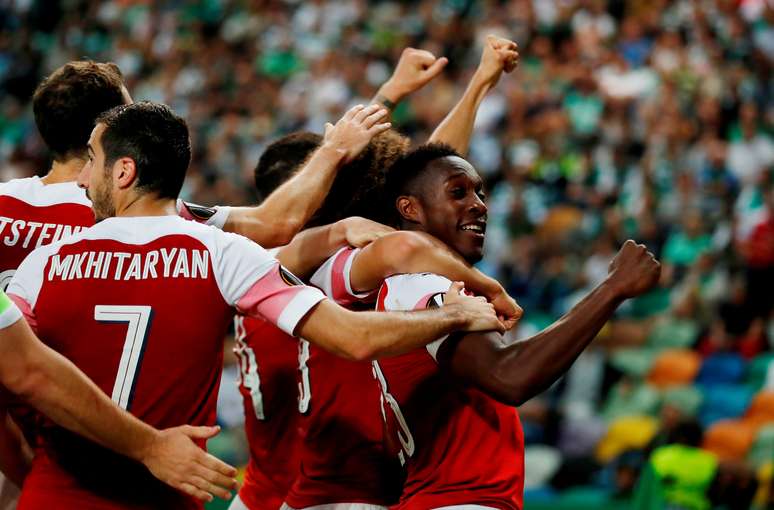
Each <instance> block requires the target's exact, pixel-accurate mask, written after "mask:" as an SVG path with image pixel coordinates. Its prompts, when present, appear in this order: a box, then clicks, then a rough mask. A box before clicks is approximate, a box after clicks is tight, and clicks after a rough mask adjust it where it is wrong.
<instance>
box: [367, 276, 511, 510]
mask: <svg viewBox="0 0 774 510" xmlns="http://www.w3.org/2000/svg"><path fill="white" fill-rule="evenodd" d="M450 284H451V282H450V281H449V280H447V279H446V278H443V277H440V276H437V275H433V274H429V273H427V274H407V275H398V276H393V277H390V278H388V279H386V280H385V281H384V284H383V285H382V288H381V289H380V292H379V298H378V301H377V309H379V310H414V309H421V308H426V307H428V306H435V305H437V304H442V303H441V297H440V296H441V295H442V294H443V293H445V292H446V291H447V290H448V289H449V285H450ZM447 340H449V338H447V337H445V338H442V339H439V340H437V341H436V342H433V343H432V344H429V345H428V346H427V347H426V348H423V349H418V350H416V351H413V352H410V353H407V354H405V355H402V356H396V357H392V358H384V359H380V360H379V361H378V362H374V371H375V375H376V376H377V378H378V379H379V381H380V384H381V386H382V392H383V396H382V402H383V411H384V419H385V423H386V428H387V432H386V435H387V438H386V440H387V443H388V445H389V446H388V448H390V449H391V450H393V451H394V452H395V454H396V456H398V457H399V458H400V459H401V461H402V462H403V463H404V464H405V468H406V482H405V485H404V488H403V494H402V495H401V501H400V505H399V508H405V509H417V508H439V507H444V506H452V505H474V506H471V507H470V508H476V507H479V508H495V509H501V510H515V509H520V508H521V506H522V492H523V483H524V439H523V433H522V430H521V424H520V422H519V417H518V413H517V412H516V409H514V408H512V407H509V406H505V405H503V404H500V403H498V402H496V401H495V400H493V399H491V398H490V397H488V396H487V395H485V394H483V393H481V392H480V391H478V390H476V389H474V388H471V387H467V386H464V385H463V384H461V383H460V382H459V381H456V380H455V379H454V378H453V377H452V376H451V375H450V374H448V373H447V372H445V371H443V370H441V369H440V367H439V365H438V362H437V361H436V358H435V356H436V354H437V352H438V349H439V348H440V346H441V345H442V343H443V342H445V341H447ZM450 341H453V339H452V340H450ZM466 508H467V507H466Z"/></svg>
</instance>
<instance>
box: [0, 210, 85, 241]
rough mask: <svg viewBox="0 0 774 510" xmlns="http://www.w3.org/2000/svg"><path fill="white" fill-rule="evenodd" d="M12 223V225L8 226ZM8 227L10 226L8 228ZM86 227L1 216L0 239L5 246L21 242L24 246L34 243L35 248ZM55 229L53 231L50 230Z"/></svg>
mask: <svg viewBox="0 0 774 510" xmlns="http://www.w3.org/2000/svg"><path fill="white" fill-rule="evenodd" d="M9 225H10V227H8V226H9ZM6 227H8V228H6ZM85 228H86V227H82V226H80V225H79V226H75V227H73V226H72V225H62V224H60V223H40V222H38V221H24V220H16V219H13V218H8V217H6V216H0V240H2V242H3V244H4V245H5V246H16V245H17V244H19V243H20V242H21V243H22V248H29V247H30V246H32V245H33V240H34V239H35V235H36V234H37V239H36V240H35V242H34V246H35V248H37V247H39V246H41V245H42V244H43V243H44V242H47V243H54V242H56V241H58V240H60V239H62V238H64V237H68V236H71V235H73V234H77V233H78V232H80V231H81V230H83V229H85ZM52 229H53V233H51V232H50V231H51V230H52Z"/></svg>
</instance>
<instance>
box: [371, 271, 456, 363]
mask: <svg viewBox="0 0 774 510" xmlns="http://www.w3.org/2000/svg"><path fill="white" fill-rule="evenodd" d="M451 284H452V282H451V280H449V279H448V278H445V277H443V276H440V275H437V274H433V273H415V274H402V275H396V276H391V277H389V278H387V279H386V280H385V281H384V284H382V288H381V289H380V291H379V299H378V305H377V308H379V309H381V310H385V311H394V310H421V309H424V308H430V307H434V306H443V295H444V294H445V293H446V292H447V291H448V290H449V287H451ZM447 338H449V335H444V336H442V337H441V338H438V339H437V340H435V341H433V342H431V343H429V344H427V346H426V349H427V352H429V353H430V355H431V356H432V357H433V359H436V355H437V353H438V349H439V348H440V347H441V345H443V343H444V342H445V341H446V339H447Z"/></svg>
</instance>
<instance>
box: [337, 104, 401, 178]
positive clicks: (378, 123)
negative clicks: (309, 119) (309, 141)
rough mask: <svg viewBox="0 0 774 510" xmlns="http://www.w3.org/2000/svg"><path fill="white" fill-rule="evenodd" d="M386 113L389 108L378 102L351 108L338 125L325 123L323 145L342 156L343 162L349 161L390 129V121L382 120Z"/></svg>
mask: <svg viewBox="0 0 774 510" xmlns="http://www.w3.org/2000/svg"><path fill="white" fill-rule="evenodd" d="M386 115H387V110H385V109H384V108H382V107H381V106H379V105H377V104H372V105H370V106H363V105H362V104H359V105H357V106H354V107H352V108H350V109H349V111H347V113H345V114H344V116H343V117H342V118H341V119H339V121H338V122H337V123H336V125H333V124H331V123H330V122H328V123H326V124H325V135H324V136H323V147H324V148H326V149H329V150H333V151H335V152H337V153H338V154H339V155H340V156H342V164H346V163H349V162H350V161H352V160H353V159H355V158H356V157H357V155H358V154H360V151H362V150H363V149H365V147H366V145H368V142H370V141H371V139H372V138H373V137H375V136H376V135H378V134H379V133H382V132H384V131H387V130H388V129H390V126H391V124H390V123H389V122H382V121H383V120H384V119H385V117H386Z"/></svg>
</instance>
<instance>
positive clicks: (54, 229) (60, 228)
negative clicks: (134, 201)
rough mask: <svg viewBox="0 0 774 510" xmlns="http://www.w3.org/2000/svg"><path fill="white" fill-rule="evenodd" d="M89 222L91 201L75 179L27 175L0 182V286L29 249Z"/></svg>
mask: <svg viewBox="0 0 774 510" xmlns="http://www.w3.org/2000/svg"><path fill="white" fill-rule="evenodd" d="M93 224H94V213H92V210H91V203H90V202H89V200H88V199H87V198H86V194H85V192H84V191H83V190H82V189H79V188H78V185H77V184H76V183H75V182H63V183H58V184H44V183H43V181H42V180H41V179H40V178H38V177H29V178H26V179H14V180H12V181H8V182H6V183H3V184H0V246H2V249H0V288H5V287H6V286H7V285H8V282H10V280H11V277H12V276H13V273H14V271H15V270H16V268H17V267H19V264H21V262H22V260H24V258H25V257H26V256H27V255H28V254H29V253H30V252H31V251H32V250H34V249H35V248H37V247H38V246H42V245H46V244H50V243H52V242H54V241H57V240H59V239H62V238H64V237H67V236H69V235H71V234H73V233H76V232H79V231H80V230H82V229H84V228H86V227H90V226H92V225H93Z"/></svg>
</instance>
